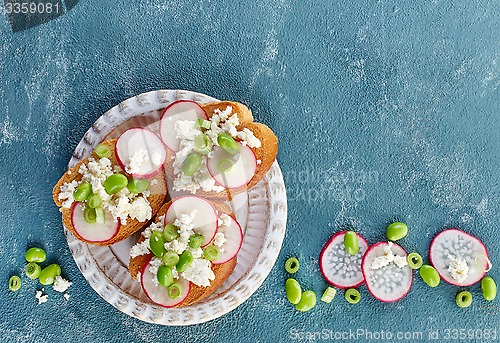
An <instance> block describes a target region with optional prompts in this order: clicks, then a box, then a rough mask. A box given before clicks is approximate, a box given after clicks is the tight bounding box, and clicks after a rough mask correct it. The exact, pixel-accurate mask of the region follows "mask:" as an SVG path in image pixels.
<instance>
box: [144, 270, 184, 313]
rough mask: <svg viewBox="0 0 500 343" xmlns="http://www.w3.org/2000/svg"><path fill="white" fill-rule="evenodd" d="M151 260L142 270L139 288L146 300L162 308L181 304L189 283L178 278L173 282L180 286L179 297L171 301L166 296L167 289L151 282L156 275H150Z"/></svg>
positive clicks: (180, 277)
mask: <svg viewBox="0 0 500 343" xmlns="http://www.w3.org/2000/svg"><path fill="white" fill-rule="evenodd" d="M150 262H151V260H149V261H148V263H146V264H145V265H144V267H143V268H142V273H141V286H142V290H143V291H144V293H146V295H147V296H148V298H149V299H150V300H151V301H152V302H154V303H155V304H157V305H160V306H163V307H174V306H176V305H179V304H180V303H181V302H183V301H184V300H185V299H186V298H187V296H188V294H189V291H190V290H191V283H190V282H189V281H188V280H186V279H184V278H183V277H182V276H179V279H178V280H175V282H177V283H178V284H179V285H180V289H181V295H180V296H179V297H178V298H175V299H172V298H170V297H169V296H168V289H167V288H166V287H164V286H162V285H160V284H156V283H155V282H154V281H153V280H154V279H156V275H155V274H153V273H151V271H150V270H149V267H150V266H151V264H150Z"/></svg>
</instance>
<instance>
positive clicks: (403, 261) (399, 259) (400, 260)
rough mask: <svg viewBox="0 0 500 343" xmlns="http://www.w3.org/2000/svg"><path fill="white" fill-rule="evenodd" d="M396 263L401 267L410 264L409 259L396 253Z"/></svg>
mask: <svg viewBox="0 0 500 343" xmlns="http://www.w3.org/2000/svg"><path fill="white" fill-rule="evenodd" d="M394 263H395V264H396V266H398V267H399V268H403V267H406V266H407V265H408V261H407V260H406V257H405V256H399V255H394Z"/></svg>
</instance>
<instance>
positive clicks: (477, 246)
mask: <svg viewBox="0 0 500 343" xmlns="http://www.w3.org/2000/svg"><path fill="white" fill-rule="evenodd" d="M451 258H453V259H461V260H465V261H466V262H467V267H468V268H469V272H468V274H467V277H466V278H465V279H464V280H463V281H462V280H460V281H459V280H456V279H454V278H453V277H452V276H451V273H450V271H448V268H449V267H450V262H451ZM429 259H430V261H431V264H432V265H433V266H434V268H436V270H437V271H438V273H439V276H441V279H443V280H444V281H446V282H448V283H451V284H452V285H456V286H470V285H473V284H475V283H477V282H479V281H481V279H482V278H483V277H484V275H485V274H486V271H488V268H489V259H488V251H487V250H486V247H485V246H484V244H483V242H481V241H480V240H479V239H477V238H476V237H474V236H471V235H469V234H468V233H465V232H463V231H461V230H458V229H447V230H444V231H442V232H440V233H439V234H438V235H437V236H436V237H434V239H433V240H432V242H431V246H430V248H429Z"/></svg>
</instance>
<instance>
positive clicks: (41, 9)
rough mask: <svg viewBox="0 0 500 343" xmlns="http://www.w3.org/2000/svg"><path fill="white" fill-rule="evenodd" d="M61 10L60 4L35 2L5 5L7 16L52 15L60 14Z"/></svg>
mask: <svg viewBox="0 0 500 343" xmlns="http://www.w3.org/2000/svg"><path fill="white" fill-rule="evenodd" d="M60 10H61V8H60V5H59V4H58V3H56V4H52V3H50V2H49V3H39V4H37V3H34V2H15V3H11V2H8V3H6V4H5V13H7V14H11V13H14V14H20V13H21V14H28V13H30V14H35V13H36V14H44V13H47V14H51V13H59V11H60Z"/></svg>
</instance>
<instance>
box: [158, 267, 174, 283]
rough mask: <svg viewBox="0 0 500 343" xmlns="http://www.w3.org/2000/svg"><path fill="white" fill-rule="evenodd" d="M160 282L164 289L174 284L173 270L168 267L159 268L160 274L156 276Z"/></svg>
mask: <svg viewBox="0 0 500 343" xmlns="http://www.w3.org/2000/svg"><path fill="white" fill-rule="evenodd" d="M156 278H157V279H158V282H159V283H160V285H162V286H163V287H168V286H170V285H171V284H173V283H174V276H173V275H172V269H170V267H167V266H161V267H160V268H158V273H157V274H156Z"/></svg>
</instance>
